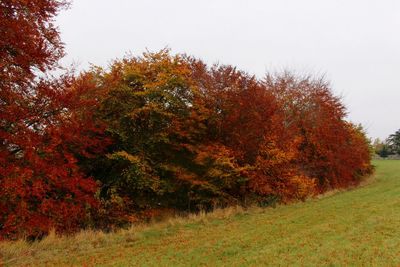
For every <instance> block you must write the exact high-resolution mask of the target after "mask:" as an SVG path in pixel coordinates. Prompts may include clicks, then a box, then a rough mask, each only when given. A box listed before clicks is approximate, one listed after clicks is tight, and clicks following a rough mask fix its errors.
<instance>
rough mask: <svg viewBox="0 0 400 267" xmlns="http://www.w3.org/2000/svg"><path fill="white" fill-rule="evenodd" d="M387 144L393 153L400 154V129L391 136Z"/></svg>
mask: <svg viewBox="0 0 400 267" xmlns="http://www.w3.org/2000/svg"><path fill="white" fill-rule="evenodd" d="M387 143H388V146H389V148H390V150H391V151H393V152H394V153H396V154H400V129H399V130H397V131H396V132H395V133H394V134H391V135H390V136H389V138H388V140H387Z"/></svg>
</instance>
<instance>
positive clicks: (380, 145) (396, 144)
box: [372, 129, 400, 158]
mask: <svg viewBox="0 0 400 267" xmlns="http://www.w3.org/2000/svg"><path fill="white" fill-rule="evenodd" d="M372 145H373V149H374V152H375V154H377V155H379V156H380V157H382V158H387V157H389V156H390V155H400V129H399V130H397V131H396V132H395V133H393V134H391V135H389V137H388V138H386V140H384V141H382V140H380V139H379V138H377V139H375V141H374V142H373V144H372Z"/></svg>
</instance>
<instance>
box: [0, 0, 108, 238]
mask: <svg viewBox="0 0 400 267" xmlns="http://www.w3.org/2000/svg"><path fill="white" fill-rule="evenodd" d="M66 6H67V2H65V1H54V0H43V1H38V0H33V1H19V0H17V1H9V0H4V1H1V2H0V25H1V26H0V36H1V38H0V210H1V213H0V235H1V237H3V238H16V237H21V236H23V237H29V238H36V237H40V236H42V235H44V234H46V233H47V232H48V231H49V230H50V229H52V228H54V229H56V230H57V231H63V232H70V231H74V230H76V229H78V228H79V227H81V226H82V225H83V223H84V222H85V220H86V218H87V214H88V213H87V208H88V207H90V206H95V205H97V203H96V200H95V199H94V193H95V191H96V183H95V181H93V180H92V179H86V177H85V174H84V173H82V171H81V170H80V168H79V167H78V165H77V161H78V158H80V157H89V156H90V155H91V154H93V153H96V152H99V150H97V147H98V139H97V136H98V135H101V125H100V124H98V123H97V122H96V120H94V119H93V116H92V111H93V108H94V107H95V105H96V101H95V98H93V97H89V94H90V92H89V89H90V86H88V85H87V84H86V85H85V86H80V85H82V84H85V81H82V80H80V81H79V80H75V79H74V78H73V77H72V76H71V75H69V74H66V75H63V76H62V77H60V78H57V79H56V78H51V77H50V76H49V75H48V71H50V70H54V69H55V68H56V67H57V61H58V60H59V59H60V57H61V56H62V55H63V46H62V43H61V41H60V38H59V33H58V30H57V28H56V27H55V26H54V24H53V23H54V21H53V20H54V16H55V15H56V14H57V13H58V11H59V10H60V9H62V8H64V7H66ZM72 84H74V85H72Z"/></svg>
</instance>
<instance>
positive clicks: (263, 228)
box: [0, 160, 400, 266]
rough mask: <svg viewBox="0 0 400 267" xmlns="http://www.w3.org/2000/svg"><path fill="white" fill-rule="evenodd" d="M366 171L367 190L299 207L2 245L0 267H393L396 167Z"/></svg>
mask: <svg viewBox="0 0 400 267" xmlns="http://www.w3.org/2000/svg"><path fill="white" fill-rule="evenodd" d="M374 164H375V165H376V174H375V175H374V177H373V179H372V181H370V183H368V184H366V185H364V186H360V187H359V188H356V189H352V190H348V191H345V192H336V193H331V194H327V195H325V196H323V197H321V198H316V199H311V200H308V201H306V202H302V203H296V204H291V205H286V206H278V207H276V208H266V209H260V208H253V209H249V210H246V211H244V210H241V209H240V208H231V209H228V210H224V211H217V212H216V213H215V214H209V215H204V214H201V215H197V216H192V217H191V218H186V219H171V220H169V221H166V222H164V223H158V224H154V225H150V226H141V227H134V228H132V229H129V230H124V231H120V232H118V233H113V234H104V233H94V232H82V233H80V234H78V235H76V236H73V237H56V236H55V235H50V236H49V237H48V238H46V239H45V240H43V241H42V242H37V243H34V244H27V243H26V242H24V241H18V242H3V243H0V259H2V261H3V264H4V265H6V266H27V265H28V266H29V265H31V266H40V265H46V266H52V265H57V266H64V265H67V266H71V265H74V266H75V265H77V266H143V265H144V266H183V265H185V266H187V265H191V266H198V265H201V266H215V265H223V266H224V265H225V266H246V265H250V266H260V265H271V266H277V265H284V266H286V265H290V266H293V265H294V266H296V265H298V266H310V265H311V266H321V265H323V266H327V265H328V266H347V265H352V266H354V265H356V266H358V265H360V266H364V265H368V266H371V265H372V266H399V265H400V161H395V160H379V161H378V160H377V161H374ZM1 265H2V264H1V260H0V266H1Z"/></svg>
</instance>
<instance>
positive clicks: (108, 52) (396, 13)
mask: <svg viewBox="0 0 400 267" xmlns="http://www.w3.org/2000/svg"><path fill="white" fill-rule="evenodd" d="M57 22H58V25H59V26H60V30H61V34H62V35H61V36H62V39H63V41H64V42H65V44H66V52H67V56H66V58H65V59H64V60H63V61H62V62H63V64H71V63H75V64H76V63H78V64H79V67H80V68H87V67H88V66H89V63H93V64H96V65H101V66H107V65H108V63H109V62H110V60H112V59H115V58H121V57H122V56H124V55H125V54H126V53H127V52H132V53H133V54H135V55H139V54H141V53H142V52H143V51H145V49H146V48H147V49H149V50H151V51H158V50H160V49H162V48H164V47H166V46H168V47H169V48H171V49H172V52H174V53H187V54H190V55H193V56H196V57H198V58H201V59H203V60H204V61H206V62H207V63H215V62H220V63H226V64H232V65H235V66H238V67H239V68H240V69H242V70H245V71H247V72H249V73H252V74H256V75H257V76H259V77H262V76H263V75H264V73H265V72H266V71H272V72H275V71H280V70H283V69H289V70H293V71H296V72H298V73H314V74H317V75H322V74H324V75H325V76H326V78H327V79H328V80H330V81H331V84H332V87H333V90H334V92H335V93H336V94H337V95H341V96H343V100H344V103H345V104H346V106H347V107H348V110H349V119H350V120H351V121H353V122H356V123H362V124H363V125H364V126H365V127H366V128H367V131H368V134H369V136H370V137H374V138H375V137H380V138H386V137H387V136H388V135H389V134H391V133H394V132H395V131H396V130H397V129H399V128H400V103H399V100H400V0H323V1H322V0H202V1H198V0H197V1H195V0H168V1H166V0H141V1H139V0H137V1H132V0H131V1H128V0H113V1H110V0H74V1H73V3H72V7H71V9H69V10H67V11H63V12H62V13H61V14H60V16H59V17H58V19H57Z"/></svg>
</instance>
